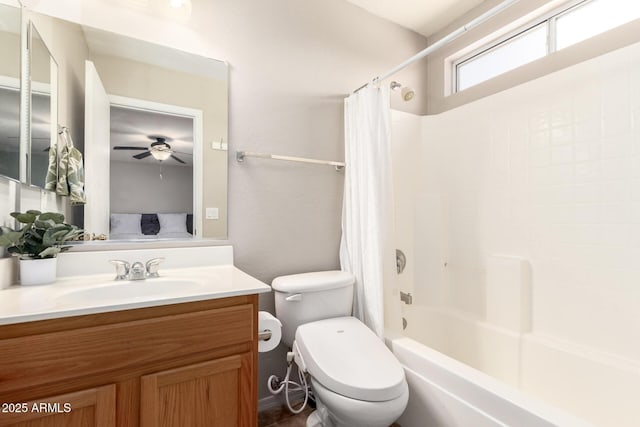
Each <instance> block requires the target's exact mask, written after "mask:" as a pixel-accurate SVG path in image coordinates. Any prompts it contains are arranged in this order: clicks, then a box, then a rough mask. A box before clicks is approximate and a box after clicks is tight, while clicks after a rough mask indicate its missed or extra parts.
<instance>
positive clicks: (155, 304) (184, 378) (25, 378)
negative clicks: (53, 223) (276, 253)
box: [0, 246, 271, 427]
mask: <svg viewBox="0 0 640 427" xmlns="http://www.w3.org/2000/svg"><path fill="white" fill-rule="evenodd" d="M116 253H117V256H118V257H121V258H122V259H123V260H125V261H127V262H129V261H134V260H136V261H146V260H147V259H150V258H152V257H158V256H163V257H165V258H166V265H163V266H161V268H160V270H159V273H160V277H158V278H149V279H146V280H139V281H126V280H123V281H114V280H113V279H114V276H115V270H114V268H113V266H112V265H110V264H109V263H108V259H110V257H113V255H114V254H116ZM232 258H233V254H232V248H231V247H229V246H212V247H195V248H180V249H178V250H176V249H173V248H166V249H149V250H131V251H126V250H125V251H118V252H115V253H114V252H108V251H99V252H78V253H68V254H63V255H62V256H61V257H60V259H59V266H58V267H59V271H58V277H59V280H58V281H57V282H56V283H54V284H52V285H45V286H37V287H19V286H14V287H11V288H9V289H4V290H1V291H0V293H1V294H0V296H1V298H0V404H1V405H2V407H1V408H0V426H78V427H80V426H82V427H87V426H100V427H106V426H143V427H145V426H148V427H152V426H153V427H155V426H158V427H159V426H255V425H256V424H257V386H256V379H257V342H258V338H257V309H258V294H259V293H262V292H269V291H270V290H271V288H270V287H269V286H267V285H265V284H264V283H262V282H260V281H258V280H257V279H254V278H252V277H251V276H249V275H247V274H246V273H243V272H242V271H240V270H239V269H237V268H236V267H235V266H233V259H232ZM87 272H91V273H94V274H86V273H87Z"/></svg>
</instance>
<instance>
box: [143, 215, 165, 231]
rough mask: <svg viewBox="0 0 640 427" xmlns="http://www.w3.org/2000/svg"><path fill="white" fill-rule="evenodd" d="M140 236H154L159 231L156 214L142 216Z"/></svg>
mask: <svg viewBox="0 0 640 427" xmlns="http://www.w3.org/2000/svg"><path fill="white" fill-rule="evenodd" d="M141 228H142V234H145V235H155V234H158V232H159V231H160V223H159V222H158V215H156V214H142V221H141Z"/></svg>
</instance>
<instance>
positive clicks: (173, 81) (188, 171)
mask: <svg viewBox="0 0 640 427" xmlns="http://www.w3.org/2000/svg"><path fill="white" fill-rule="evenodd" d="M30 15H31V16H30V18H31V20H32V21H33V22H35V24H36V26H37V28H38V29H41V28H46V29H47V32H46V34H42V36H43V37H41V39H42V40H43V41H44V43H43V45H44V46H48V47H52V49H51V52H52V53H53V56H54V57H55V58H56V61H57V64H58V65H59V67H58V68H57V73H58V74H59V75H60V86H59V88H58V89H57V91H51V95H53V94H54V93H56V92H57V96H58V102H59V103H60V111H59V113H58V118H57V120H56V119H55V118H54V114H53V111H52V114H51V116H50V117H51V118H50V119H49V121H50V123H51V127H52V128H57V126H63V127H65V128H67V129H68V130H69V132H68V136H69V138H67V139H68V140H70V141H71V143H72V144H73V145H74V146H75V147H76V148H77V149H79V150H80V151H82V153H83V155H84V175H85V193H86V204H85V205H84V208H83V209H84V210H83V211H80V214H74V215H71V218H73V219H72V222H73V223H75V224H76V225H79V226H81V227H83V228H85V229H86V230H87V231H88V232H89V233H94V234H96V235H99V234H105V235H107V236H109V235H112V234H113V235H114V236H113V237H117V238H119V239H124V240H142V239H144V240H149V239H175V238H181V239H184V238H193V237H205V238H218V239H223V238H226V236H227V144H226V142H227V118H228V106H227V101H228V69H227V65H226V63H224V62H223V61H219V60H215V59H210V58H204V57H201V56H198V55H193V54H189V53H186V52H182V51H179V50H175V49H171V48H167V47H163V46H158V45H155V44H152V43H148V42H144V41H141V40H137V39H132V38H129V37H125V36H122V35H118V34H114V33H110V32H106V31H102V30H97V29H95V28H90V27H83V26H80V25H77V24H75V23H71V22H67V21H63V20H60V19H57V18H51V17H48V16H43V15H39V14H36V13H33V12H30ZM34 34H39V33H38V32H37V30H35V31H34ZM50 35H55V36H51V37H49V36H50ZM51 40H53V41H54V42H55V43H53V44H52V43H49V41H51ZM52 69H53V67H52ZM35 77H36V75H35V74H34V78H35ZM38 77H40V74H38ZM42 78H44V77H42ZM50 81H53V80H50ZM42 83H43V84H45V82H42ZM34 88H35V87H34ZM34 93H35V92H34ZM33 103H34V105H33V108H34V111H33V112H32V132H34V133H33V136H34V138H33V139H32V157H33V160H34V161H33V162H32V168H31V169H32V170H31V176H32V181H31V182H32V183H33V184H36V183H37V182H38V183H39V182H40V181H39V178H40V177H44V176H45V175H46V172H47V162H46V161H44V157H45V156H44V155H42V158H43V162H42V164H40V163H38V162H36V161H35V159H36V156H38V155H41V154H40V153H45V154H46V148H47V147H46V145H47V141H48V143H49V145H50V144H51V141H52V140H51V138H50V137H49V135H50V134H47V133H46V131H45V128H46V121H47V119H46V118H45V117H46V116H47V113H46V111H44V110H46V106H47V102H46V101H45V97H44V96H43V97H42V99H40V100H39V99H38V96H34V98H33ZM38 103H39V105H36V104H38ZM50 105H53V104H52V103H51V104H50ZM38 124H41V125H42V131H36V126H37V125H38ZM35 132H42V133H37V135H36V133H35ZM36 136H37V138H42V139H36ZM47 138H49V139H47ZM122 147H127V148H122ZM58 149H59V148H58ZM36 169H37V170H36ZM37 185H39V184H37ZM207 209H208V210H207ZM205 212H208V213H209V214H210V215H208V216H207V218H205ZM169 214H170V215H169ZM112 215H134V216H133V217H132V216H129V217H122V216H121V217H116V218H115V220H116V223H117V224H116V227H119V228H118V229H117V230H115V231H118V233H113V230H112V228H113V227H114V218H113V217H112ZM138 217H140V218H142V219H146V220H148V219H149V218H151V220H152V222H153V226H152V227H151V228H149V227H148V224H146V226H145V224H144V223H142V224H141V225H140V227H139V228H138V224H137V221H136V218H138ZM132 218H133V220H132ZM176 218H178V219H176ZM183 218H184V223H185V224H184V227H183V226H182V219H183ZM122 221H125V222H127V221H128V222H127V224H128V225H127V224H125V225H126V226H125V228H124V229H123V228H122V227H121V226H122V225H123V224H124V223H123V222H122ZM163 225H164V229H163ZM130 226H132V227H133V228H130ZM127 227H129V228H127ZM143 228H144V229H143ZM119 241H121V240H119Z"/></svg>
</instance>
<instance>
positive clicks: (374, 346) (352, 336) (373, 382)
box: [295, 317, 407, 402]
mask: <svg viewBox="0 0 640 427" xmlns="http://www.w3.org/2000/svg"><path fill="white" fill-rule="evenodd" d="M295 342H296V348H297V351H299V352H300V356H301V357H302V360H304V364H305V368H306V370H307V371H308V372H309V373H310V374H311V376H312V377H313V378H314V379H315V380H316V381H318V382H319V383H321V384H322V385H323V386H324V387H326V388H327V389H329V390H331V391H332V392H334V393H338V394H340V395H343V396H345V397H349V398H351V399H357V400H363V401H369V402H382V401H387V400H392V399H396V398H398V397H399V396H401V395H402V394H403V393H406V390H407V385H406V382H405V378H404V371H403V369H402V366H401V365H400V363H399V362H398V360H397V359H396V358H395V356H394V355H393V354H392V353H391V351H390V350H389V349H388V348H387V347H386V346H385V345H384V343H383V342H382V340H380V338H378V337H377V336H376V335H375V334H374V333H373V332H372V331H371V330H370V329H369V328H368V327H367V326H365V325H364V324H363V323H362V322H360V321H359V320H358V319H356V318H355V317H338V318H332V319H326V320H319V321H316V322H311V323H306V324H303V325H300V326H299V327H298V329H297V330H296V336H295Z"/></svg>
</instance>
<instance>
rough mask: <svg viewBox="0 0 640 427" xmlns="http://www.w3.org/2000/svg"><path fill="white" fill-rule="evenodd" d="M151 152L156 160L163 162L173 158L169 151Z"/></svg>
mask: <svg viewBox="0 0 640 427" xmlns="http://www.w3.org/2000/svg"><path fill="white" fill-rule="evenodd" d="M150 151H151V155H152V156H153V158H154V159H156V160H160V161H163V160H167V159H168V158H169V157H171V151H168V150H150Z"/></svg>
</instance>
